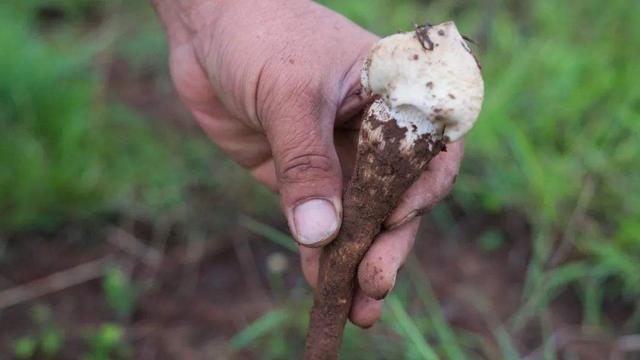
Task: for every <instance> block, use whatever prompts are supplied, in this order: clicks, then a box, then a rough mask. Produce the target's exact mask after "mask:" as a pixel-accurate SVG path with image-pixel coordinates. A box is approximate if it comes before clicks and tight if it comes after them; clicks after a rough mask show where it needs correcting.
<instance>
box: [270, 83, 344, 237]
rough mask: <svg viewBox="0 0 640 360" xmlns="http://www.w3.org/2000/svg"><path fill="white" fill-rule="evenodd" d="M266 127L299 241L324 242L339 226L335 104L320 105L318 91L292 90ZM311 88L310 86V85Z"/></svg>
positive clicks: (283, 196) (284, 204)
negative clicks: (314, 92)
mask: <svg viewBox="0 0 640 360" xmlns="http://www.w3.org/2000/svg"><path fill="white" fill-rule="evenodd" d="M290 90H291V91H292V92H293V93H294V95H293V96H295V98H292V99H282V100H280V101H278V103H280V104H281V105H280V107H279V108H277V109H275V110H274V109H271V111H269V112H268V114H269V115H268V118H267V119H264V121H263V122H264V127H265V132H266V135H267V138H268V140H269V143H270V144H271V150H272V153H273V159H274V162H275V171H276V177H277V182H278V190H279V192H280V200H281V203H282V207H283V210H284V213H285V214H286V216H287V220H288V222H289V228H290V229H291V232H292V234H293V237H294V238H295V239H296V241H297V242H298V243H300V244H301V245H304V246H309V247H318V246H322V245H324V244H326V243H328V242H329V241H331V240H333V238H334V237H335V236H336V234H337V232H338V229H339V228H340V221H341V220H340V219H341V212H342V204H341V193H342V179H341V176H342V172H341V170H340V163H339V161H338V156H337V154H336V150H335V147H334V143H333V123H334V118H335V106H332V105H330V104H317V103H316V101H317V100H314V99H316V98H323V97H322V96H319V97H318V96H315V95H313V94H305V90H301V91H296V90H295V89H290ZM307 91H311V90H307Z"/></svg>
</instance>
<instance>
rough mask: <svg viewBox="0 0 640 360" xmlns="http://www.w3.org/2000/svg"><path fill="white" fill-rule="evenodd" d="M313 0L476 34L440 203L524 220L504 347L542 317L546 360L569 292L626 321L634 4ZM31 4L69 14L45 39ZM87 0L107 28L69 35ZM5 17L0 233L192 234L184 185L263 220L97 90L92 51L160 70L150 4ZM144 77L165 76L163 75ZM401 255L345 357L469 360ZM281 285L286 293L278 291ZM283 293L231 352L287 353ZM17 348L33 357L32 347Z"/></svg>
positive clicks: (464, 339) (512, 354)
mask: <svg viewBox="0 0 640 360" xmlns="http://www.w3.org/2000/svg"><path fill="white" fill-rule="evenodd" d="M320 2H321V3H323V4H326V5H327V6H329V7H332V8H334V9H336V10H337V11H340V12H341V13H343V14H344V15H345V16H347V17H349V18H351V19H352V20H354V21H355V22H357V23H359V24H361V25H362V26H364V27H366V28H367V29H369V30H371V31H373V32H376V33H378V34H381V35H384V34H389V33H392V32H394V31H397V30H400V29H404V30H407V29H410V28H411V22H412V21H415V22H418V23H421V22H425V21H429V22H431V23H437V22H440V21H443V20H448V19H453V20H455V21H456V22H457V23H458V27H459V28H460V29H461V31H462V32H463V33H465V34H467V35H469V36H470V37H472V38H474V39H476V40H477V41H478V42H479V43H480V47H479V48H478V54H479V57H480V59H481V62H482V64H483V74H484V77H485V82H486V101H485V103H484V108H483V112H482V115H481V118H480V120H479V122H478V125H477V126H476V128H475V129H474V130H473V131H472V132H471V133H470V134H469V136H468V137H467V138H466V158H465V161H464V163H463V168H462V173H461V175H460V176H459V178H458V182H457V184H456V187H455V190H454V193H453V201H454V202H455V203H457V204H459V205H461V206H462V207H463V208H464V210H465V212H466V213H468V214H499V213H505V212H515V213H517V214H520V215H521V216H523V217H525V219H526V221H527V223H528V225H529V227H530V232H531V233H530V238H531V239H532V243H531V249H532V256H531V259H529V265H528V271H527V278H526V283H525V291H524V294H523V298H522V301H521V302H522V306H521V307H520V308H519V309H518V311H516V312H515V314H513V317H512V318H511V319H509V320H508V321H506V322H505V323H499V322H495V321H494V320H495V319H491V317H490V314H488V315H487V316H488V321H489V320H491V321H494V323H493V341H494V342H495V343H496V345H497V348H498V350H497V351H498V353H499V354H500V356H501V357H502V358H508V359H517V358H519V357H520V356H521V355H522V354H519V353H518V351H519V349H518V347H517V344H515V343H514V337H515V336H516V335H517V334H518V331H520V330H521V329H522V328H523V327H524V326H525V324H526V323H527V322H529V321H532V320H533V321H537V322H538V323H540V324H542V326H540V333H539V334H538V335H539V336H540V338H542V339H545V341H544V344H540V345H541V346H543V348H544V349H543V350H544V352H545V354H547V357H548V358H552V353H553V349H552V347H551V345H552V342H551V340H549V336H550V332H551V330H550V329H549V326H550V325H549V324H551V323H552V320H553V319H551V318H550V317H551V315H550V314H549V313H548V311H547V308H548V304H549V303H550V302H551V301H553V300H554V299H555V298H556V297H557V295H558V294H561V293H562V292H565V291H567V290H570V291H572V292H574V293H575V294H577V296H578V298H579V300H580V302H581V305H582V309H581V310H582V314H583V324H584V325H590V326H595V327H597V328H598V329H600V331H602V332H603V333H606V334H608V335H609V336H612V337H615V336H619V335H621V334H627V333H634V332H639V331H640V300H638V299H640V236H639V235H638V234H640V167H639V166H638V165H639V164H640V146H639V141H640V140H639V137H638V135H639V134H640V86H638V82H640V66H638V61H637V55H636V52H637V51H638V49H640V32H639V31H638V26H637V24H638V23H640V2H637V1H627V0H614V1H610V2H607V3H606V4H604V3H603V2H601V1H595V0H584V1H580V2H567V1H560V0H536V1H533V0H531V1H522V2H520V1H515V0H509V1H508V0H502V1H491V2H468V1H453V2H448V1H432V2H426V1H393V2H392V1H386V0H372V1H367V0H354V1H336V0H323V1H320ZM43 3H50V4H57V5H58V6H62V7H63V8H64V9H66V11H67V13H68V14H69V16H68V18H66V20H65V23H64V25H63V26H60V27H59V28H57V29H55V30H52V31H48V32H47V33H46V35H45V34H44V33H43V32H41V31H38V27H37V26H36V24H35V22H34V12H33V8H34V6H37V5H40V4H43ZM96 6H97V7H99V8H101V9H103V10H102V11H103V13H105V14H106V15H105V17H106V19H107V20H109V21H104V22H103V23H101V25H100V26H97V27H96V28H93V29H91V30H90V31H84V30H81V31H79V30H78V29H85V28H86V23H85V22H84V20H83V19H84V18H85V17H86V16H87V13H91V11H93V10H91V7H96ZM0 23H2V26H1V27H0V48H1V49H11V51H4V52H3V53H2V56H0V165H1V166H0V232H1V233H7V234H11V233H14V232H16V231H24V230H42V229H51V230H54V229H56V228H57V227H59V226H60V225H61V224H63V223H65V222H77V221H98V222H100V221H103V219H104V218H105V216H107V215H109V214H118V215H121V216H124V217H127V216H131V217H134V216H143V217H149V218H156V217H162V216H164V215H166V214H176V213H178V214H182V215H180V216H182V218H181V219H182V220H178V221H183V222H185V224H186V226H187V227H190V228H191V227H196V228H198V229H199V228H201V227H202V228H205V229H210V225H208V224H207V225H203V224H200V223H198V222H197V221H193V220H192V219H193V218H197V217H193V216H190V215H193V214H198V213H199V212H202V211H203V210H202V209H201V208H200V207H199V206H201V202H202V201H203V200H202V199H199V198H198V196H197V195H195V196H194V195H193V194H190V192H189V190H188V189H189V188H190V186H192V185H193V184H198V185H202V184H204V186H206V187H207V189H208V191H211V192H213V193H214V194H216V196H229V195H228V194H233V195H232V197H231V198H232V199H233V200H234V203H237V204H238V205H237V208H236V209H252V211H253V212H254V214H262V215H264V214H267V213H268V212H269V211H271V210H269V209H272V208H273V207H274V202H273V201H272V198H269V197H266V196H265V195H264V191H263V190H260V189H259V188H257V187H255V186H254V185H250V183H248V182H247V181H246V175H242V174H241V172H240V171H239V170H238V168H237V167H236V166H234V165H231V164H230V163H229V162H228V161H223V160H222V159H223V157H222V156H221V155H220V154H219V153H218V152H217V151H215V150H213V149H212V147H211V146H210V145H209V144H208V143H207V142H206V140H204V139H202V138H201V137H195V138H189V139H185V138H183V137H181V136H180V135H177V134H174V133H172V132H171V131H165V130H162V129H158V127H152V126H150V125H149V121H148V119H146V118H145V117H144V116H142V115H140V114H138V113H136V112H135V111H133V110H132V109H131V108H129V107H127V106H124V105H122V104H119V103H118V102H117V101H114V100H112V99H107V98H106V96H105V91H106V89H105V81H106V80H105V78H104V77H105V74H104V73H102V72H101V70H100V67H99V66H98V63H99V61H98V60H99V59H100V57H101V56H105V54H108V55H109V56H114V55H115V56H119V57H123V58H126V59H127V61H128V63H129V64H131V66H132V67H133V68H134V69H146V70H149V69H152V70H153V71H157V72H166V65H165V63H164V60H162V61H160V60H159V59H164V58H163V56H164V52H165V51H166V48H165V46H164V43H163V40H162V34H161V33H160V32H159V27H158V25H157V23H155V22H154V21H153V14H152V13H151V11H150V8H148V7H145V6H142V5H139V4H137V5H134V4H133V3H129V2H122V1H117V2H108V3H107V2H97V3H96V2H90V1H86V0H83V1H80V0H76V1H71V0H58V1H48V2H47V1H35V0H33V1H23V2H16V3H15V4H12V5H7V4H2V5H0ZM132 25H135V26H132ZM131 29H135V30H136V31H133V30H131ZM157 86H165V87H166V86H168V78H164V79H163V82H162V83H161V84H157ZM214 162H215V163H216V172H215V174H212V173H213V171H212V170H211V168H212V165H211V164H212V163H214ZM239 179H241V180H239ZM248 184H249V185H248ZM256 199H258V200H256ZM265 199H269V200H265ZM227 202H228V201H227ZM185 204H186V205H185ZM234 206H235V205H234ZM236 213H237V212H227V211H221V212H220V214H218V215H219V216H218V217H215V219H212V220H211V222H215V221H219V218H222V219H224V221H226V222H229V221H236V217H235V215H234V214H236ZM433 217H434V219H435V220H436V223H438V224H440V225H439V226H440V227H441V228H442V229H450V228H455V220H454V217H453V215H452V213H451V211H450V210H449V209H448V208H447V207H444V206H443V207H439V208H436V209H435V210H434V212H433ZM257 218H259V216H258V217H255V219H257ZM174 220H175V219H174ZM241 223H242V225H244V226H245V227H247V228H248V229H250V230H251V231H253V232H256V233H258V234H260V235H262V236H264V237H266V238H268V239H271V240H272V241H274V242H275V243H277V244H278V245H279V246H282V247H284V248H286V249H288V250H295V246H292V244H293V243H292V242H290V239H289V238H288V236H286V235H284V234H282V233H279V232H278V231H276V230H274V229H273V228H271V227H269V226H267V225H265V224H262V223H260V222H259V221H256V220H253V219H252V218H243V219H242V220H241ZM207 226H209V227H207ZM478 246H479V247H480V248H482V249H484V250H485V251H486V252H487V253H489V252H492V251H496V250H498V249H500V248H501V247H503V246H508V243H507V239H506V238H505V237H504V236H503V232H502V231H501V229H499V228H495V229H493V228H492V229H490V230H488V231H487V232H486V233H484V234H483V235H482V236H479V238H478ZM414 265H415V264H414ZM414 265H411V264H410V265H409V266H408V270H409V271H407V272H406V273H405V274H404V275H403V276H401V277H400V282H399V284H398V286H397V288H396V290H395V292H394V295H393V297H391V298H390V304H389V305H390V306H388V307H387V310H386V312H385V314H384V316H383V320H382V329H380V330H377V331H374V332H371V333H363V332H361V331H358V330H356V329H354V328H353V327H348V328H347V330H346V337H345V341H344V346H343V354H344V356H345V357H346V358H350V357H349V356H351V357H353V356H358V357H366V358H405V359H430V358H444V359H449V358H452V359H453V358H455V359H457V358H474V356H475V355H476V354H478V351H480V352H482V350H478V349H486V346H484V345H486V344H485V343H483V342H484V341H486V340H484V339H479V338H478V337H477V336H475V335H474V334H469V333H467V332H463V331H460V330H458V329H455V328H452V327H450V326H449V324H448V323H447V321H446V318H445V316H444V313H443V311H442V309H441V307H440V305H439V303H438V301H437V299H436V298H435V296H434V294H433V292H432V290H431V289H430V287H429V285H428V279H427V278H426V277H425V275H424V274H422V273H420V271H419V269H417V268H416V267H415V266H414ZM278 291H280V292H281V291H283V290H282V289H280V290H278ZM283 295H284V296H287V295H290V294H281V293H278V294H275V297H276V298H283V297H284V296H283ZM291 297H292V298H291V299H288V300H287V301H285V302H283V303H281V304H279V306H278V307H277V308H276V310H274V312H272V313H268V314H265V315H264V316H263V317H261V318H259V319H258V320H256V322H255V323H253V324H252V325H250V326H249V327H247V328H246V329H245V330H244V331H242V332H240V333H239V334H237V335H236V336H235V337H234V338H233V339H232V341H231V345H232V348H233V350H234V351H235V350H239V349H242V350H244V351H250V352H252V353H254V354H256V355H260V356H261V357H262V358H265V359H278V358H297V357H299V356H300V354H301V351H302V349H301V346H302V345H301V344H302V339H303V334H304V329H305V322H306V308H307V307H308V305H309V299H308V298H306V297H300V296H298V297H296V296H291ZM611 301H616V302H623V303H624V304H625V306H627V307H629V308H631V309H635V310H632V313H633V314H635V315H633V316H630V318H629V319H628V320H627V322H626V324H625V326H624V327H623V328H616V327H614V326H611V323H612V322H611V319H609V318H608V315H607V313H606V312H605V311H604V303H605V302H611ZM545 324H546V325H545ZM548 325H549V326H548ZM483 344H484V345H483ZM21 345H22V347H23V350H24V351H25V352H28V350H29V345H32V344H30V343H29V342H28V341H24V342H23V343H22V344H21ZM488 353H491V351H488V352H486V353H483V354H484V355H487V354H488ZM491 354H493V353H491Z"/></svg>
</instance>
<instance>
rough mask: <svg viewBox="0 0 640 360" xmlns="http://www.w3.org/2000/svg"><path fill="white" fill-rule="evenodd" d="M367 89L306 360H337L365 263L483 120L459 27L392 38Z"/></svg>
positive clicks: (371, 67)
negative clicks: (447, 155)
mask: <svg viewBox="0 0 640 360" xmlns="http://www.w3.org/2000/svg"><path fill="white" fill-rule="evenodd" d="M362 86H363V88H364V89H365V91H367V92H368V93H369V94H370V95H371V96H372V99H373V101H372V102H371V104H370V105H369V106H368V108H367V109H366V111H365V113H364V115H363V119H362V127H361V130H360V135H359V140H358V147H357V157H356V164H355V168H354V173H353V175H352V177H351V180H350V181H349V183H348V184H347V187H346V190H345V193H344V197H343V209H344V210H343V211H344V212H343V220H342V227H341V229H340V232H339V234H338V237H337V239H336V240H334V241H333V242H332V243H331V244H329V245H328V246H326V247H325V248H324V249H323V253H322V256H321V259H320V272H319V277H318V285H317V288H316V290H315V298H314V304H313V308H312V311H311V318H310V323H309V331H308V334H307V339H306V347H305V359H308V360H318V359H336V358H337V357H338V351H339V348H340V343H341V340H342V333H343V329H344V325H345V322H346V320H347V317H348V314H349V310H350V308H351V303H352V298H353V293H354V286H355V282H354V281H355V275H356V271H357V268H358V265H359V263H360V261H361V260H362V258H363V256H364V254H365V253H366V251H367V249H368V248H369V246H370V245H371V242H372V241H373V239H374V238H375V236H376V235H377V234H378V233H379V232H380V231H381V227H382V224H383V222H384V220H385V219H386V218H387V216H388V215H389V214H390V213H391V211H392V210H393V208H394V207H395V206H396V205H397V203H398V201H399V200H400V197H401V196H402V194H403V193H404V192H405V191H406V190H407V189H408V188H409V186H411V184H413V183H414V181H415V180H416V179H417V178H418V177H419V176H420V174H422V172H423V171H424V169H425V167H426V166H427V164H428V163H429V161H430V160H431V159H432V158H433V157H434V156H436V155H437V154H438V153H439V152H440V151H446V143H448V142H451V141H455V140H458V139H459V138H461V137H462V136H463V135H464V134H465V133H466V132H467V131H468V130H469V129H471V127H472V126H473V123H474V122H475V120H476V119H477V117H478V114H479V112H480V107H481V104H482V98H483V93H484V86H483V82H482V77H481V74H480V69H479V67H478V64H477V62H476V60H475V58H474V56H473V54H471V51H470V50H469V47H468V46H467V44H466V42H465V40H464V39H463V38H462V36H461V35H460V34H459V32H458V30H457V29H456V26H455V25H454V24H453V23H452V22H447V23H443V24H440V25H436V26H421V27H417V28H416V31H413V32H409V33H401V34H396V35H392V36H389V37H387V38H384V39H382V40H380V41H379V42H378V43H377V44H375V45H374V47H373V48H372V50H371V52H370V54H369V56H368V58H367V60H366V61H365V64H364V67H363V71H362Z"/></svg>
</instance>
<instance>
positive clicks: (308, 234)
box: [293, 199, 339, 246]
mask: <svg viewBox="0 0 640 360" xmlns="http://www.w3.org/2000/svg"><path fill="white" fill-rule="evenodd" d="M293 221H294V226H295V229H294V231H295V232H296V234H295V235H296V239H297V240H298V242H300V243H301V244H302V245H306V246H320V245H322V243H323V242H324V241H326V240H328V239H329V238H330V237H331V236H332V235H333V234H334V233H335V232H336V230H338V224H339V221H338V214H337V212H336V209H335V208H334V206H333V204H332V203H331V202H329V201H327V200H325V199H311V200H308V201H306V202H303V203H302V204H300V205H298V206H296V208H295V209H294V210H293Z"/></svg>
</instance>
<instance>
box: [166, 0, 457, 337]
mask: <svg viewBox="0 0 640 360" xmlns="http://www.w3.org/2000/svg"><path fill="white" fill-rule="evenodd" d="M154 5H155V6H156V9H157V10H158V13H159V15H160V17H161V18H162V20H163V23H164V25H165V28H166V30H167V35H168V38H169V44H170V66H171V74H172V77H173V79H174V82H175V85H176V88H177V91H178V93H179V95H180V97H181V99H182V101H183V102H184V103H185V105H186V106H187V107H188V108H189V110H191V112H192V113H193V114H194V116H195V117H196V119H197V120H198V122H199V123H200V125H201V126H202V128H203V129H204V130H205V132H206V133H207V134H208V135H209V136H210V137H211V139H213V141H214V142H215V143H216V144H217V145H218V146H219V147H220V148H221V149H222V150H223V151H224V152H226V153H227V154H228V155H229V156H230V157H231V158H233V159H234V160H235V161H236V162H238V163H239V164H240V165H242V166H243V167H245V168H247V169H249V171H251V174H252V175H253V176H254V177H256V178H257V179H258V180H259V181H260V182H262V183H264V184H265V185H266V186H268V187H269V188H271V189H273V190H274V191H278V192H279V194H280V200H281V206H282V209H283V212H284V214H285V215H286V218H287V221H288V223H289V228H290V229H291V232H292V234H293V236H294V238H295V239H296V241H297V242H298V243H299V244H300V253H301V261H302V268H303V272H304V275H305V277H306V279H307V281H308V282H309V284H310V285H311V286H314V285H315V283H316V281H317V276H318V267H319V257H320V251H321V249H320V247H321V246H323V245H325V244H327V243H328V242H330V241H331V240H333V239H334V238H335V236H336V235H337V233H338V230H339V228H340V221H341V213H342V203H341V198H342V189H343V181H344V180H345V179H348V175H349V173H350V169H351V166H352V165H353V160H354V159H353V156H354V154H355V139H357V129H358V126H359V113H360V112H361V111H362V109H363V107H364V105H365V103H366V101H367V99H366V98H364V96H363V95H362V92H361V90H360V69H361V65H362V61H363V59H364V58H365V57H366V55H367V53H368V51H369V49H370V47H371V45H372V44H373V43H374V42H375V41H376V40H377V38H376V37H375V36H374V35H372V34H370V33H368V32H366V31H365V30H363V29H361V28H360V27H358V26H356V25H355V24H353V23H351V22H350V21H348V20H347V19H345V18H344V17H342V16H340V15H338V14H336V13H334V12H332V11H330V10H328V9H326V8H324V7H322V6H320V5H317V4H315V3H313V2H310V1H302V0H236V1H223V0H154ZM462 153H463V146H462V143H453V144H450V145H449V146H448V147H447V152H446V153H441V154H440V155H438V156H437V157H436V158H435V159H434V160H433V161H432V162H431V163H430V165H429V167H428V169H427V170H426V171H425V173H424V174H423V175H422V176H421V177H420V179H419V180H418V181H417V182H416V183H415V184H414V185H413V186H412V187H411V188H410V189H409V190H408V191H407V192H406V193H405V194H404V195H403V198H402V200H401V201H400V203H399V205H398V207H397V208H396V209H395V210H394V211H393V213H392V214H391V216H390V217H389V218H388V219H387V221H386V223H385V231H383V232H382V233H381V234H380V235H379V236H378V237H377V238H376V239H375V241H374V243H373V245H372V246H371V248H370V249H369V251H368V252H367V254H366V255H365V257H364V259H363V260H362V262H361V264H360V267H359V270H358V285H359V286H358V289H357V290H356V291H357V292H356V295H355V298H354V303H353V306H352V309H351V314H350V319H351V321H352V322H354V323H355V324H356V325H359V326H362V327H369V326H371V325H373V323H374V322H375V321H376V320H377V319H378V318H379V317H380V313H381V307H382V299H383V298H384V297H385V296H386V294H387V293H388V292H389V291H390V290H391V288H392V287H393V285H394V283H395V278H396V274H397V271H398V269H399V267H400V266H401V265H402V263H403V262H404V260H405V259H406V256H407V255H408V253H409V251H410V250H411V248H412V246H413V242H414V240H415V236H416V232H417V230H418V226H419V215H420V214H421V213H422V212H424V211H425V210H428V209H430V208H431V207H432V206H433V205H434V204H435V203H437V202H438V201H439V200H440V199H441V198H442V197H444V196H445V195H446V194H447V193H448V192H449V190H450V188H451V185H452V183H453V181H454V179H455V176H456V174H457V172H458V167H459V163H460V160H461V158H462Z"/></svg>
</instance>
